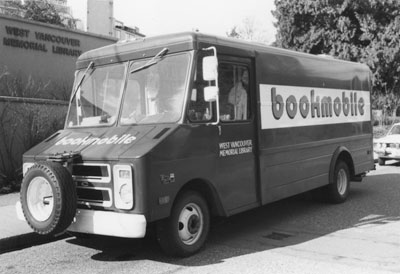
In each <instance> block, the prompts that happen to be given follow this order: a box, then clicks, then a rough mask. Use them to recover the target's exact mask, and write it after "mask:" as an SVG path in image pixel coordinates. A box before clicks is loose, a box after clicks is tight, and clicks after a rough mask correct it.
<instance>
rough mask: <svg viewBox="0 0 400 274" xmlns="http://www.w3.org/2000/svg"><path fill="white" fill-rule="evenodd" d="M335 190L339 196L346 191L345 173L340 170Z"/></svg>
mask: <svg viewBox="0 0 400 274" xmlns="http://www.w3.org/2000/svg"><path fill="white" fill-rule="evenodd" d="M337 188H338V192H339V194H340V195H344V194H345V193H346V190H347V174H346V171H345V170H343V169H341V170H339V172H338V176H337Z"/></svg>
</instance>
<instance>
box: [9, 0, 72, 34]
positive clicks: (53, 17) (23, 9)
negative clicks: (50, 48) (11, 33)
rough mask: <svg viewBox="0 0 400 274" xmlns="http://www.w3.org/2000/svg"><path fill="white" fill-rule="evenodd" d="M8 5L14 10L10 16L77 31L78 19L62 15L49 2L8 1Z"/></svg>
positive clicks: (10, 12) (42, 0) (45, 0)
mask: <svg viewBox="0 0 400 274" xmlns="http://www.w3.org/2000/svg"><path fill="white" fill-rule="evenodd" d="M6 5H7V6H8V7H11V8H12V9H11V10H10V11H9V12H8V13H9V15H12V16H17V17H22V18H24V19H27V20H33V21H38V22H42V23H48V24H52V25H57V26H61V27H66V28H70V29H76V21H77V20H76V19H74V18H72V16H71V15H67V16H66V15H64V14H61V13H60V12H59V11H57V9H56V8H55V6H54V5H53V4H51V3H50V2H48V1H47V0H41V1H25V2H24V3H21V2H14V1H7V2H6Z"/></svg>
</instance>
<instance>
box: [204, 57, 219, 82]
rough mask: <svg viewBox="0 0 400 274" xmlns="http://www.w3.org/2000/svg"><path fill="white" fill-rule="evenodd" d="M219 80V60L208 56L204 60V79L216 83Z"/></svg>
mask: <svg viewBox="0 0 400 274" xmlns="http://www.w3.org/2000/svg"><path fill="white" fill-rule="evenodd" d="M217 78H218V60H217V57H216V56H206V57H204V58H203V79H204V80H205V81H215V80H217Z"/></svg>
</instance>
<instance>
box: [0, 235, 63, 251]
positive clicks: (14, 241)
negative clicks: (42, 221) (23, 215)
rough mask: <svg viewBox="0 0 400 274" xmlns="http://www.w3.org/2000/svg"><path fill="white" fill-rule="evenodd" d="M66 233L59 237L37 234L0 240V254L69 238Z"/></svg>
mask: <svg viewBox="0 0 400 274" xmlns="http://www.w3.org/2000/svg"><path fill="white" fill-rule="evenodd" d="M69 237H70V236H69V235H68V234H66V233H64V234H62V235H57V236H50V235H40V234H37V233H35V232H31V233H26V234H21V235H17V236H12V237H9V238H4V239H0V254H3V253H6V252H11V251H16V250H20V249H23V248H28V247H32V246H36V245H42V244H46V243H50V242H54V241H58V240H61V239H65V238H69Z"/></svg>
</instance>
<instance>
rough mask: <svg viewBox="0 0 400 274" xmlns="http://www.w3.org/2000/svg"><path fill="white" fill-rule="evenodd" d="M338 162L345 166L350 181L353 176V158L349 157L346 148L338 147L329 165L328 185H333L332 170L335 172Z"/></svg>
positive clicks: (349, 154)
mask: <svg viewBox="0 0 400 274" xmlns="http://www.w3.org/2000/svg"><path fill="white" fill-rule="evenodd" d="M338 161H344V162H345V163H346V164H347V166H348V168H349V171H350V179H352V178H353V177H354V176H355V169H354V161H353V157H352V156H351V153H350V151H349V150H348V149H347V148H346V147H344V146H340V147H338V148H337V149H336V150H335V152H334V153H333V156H332V159H331V163H330V166H329V183H330V184H332V183H334V178H333V177H334V170H335V166H336V163H337V162H338Z"/></svg>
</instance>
